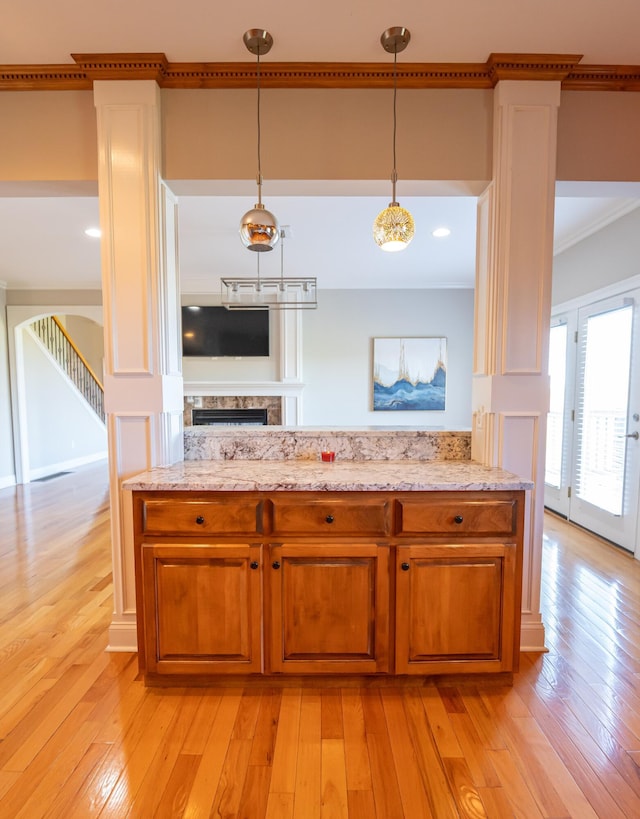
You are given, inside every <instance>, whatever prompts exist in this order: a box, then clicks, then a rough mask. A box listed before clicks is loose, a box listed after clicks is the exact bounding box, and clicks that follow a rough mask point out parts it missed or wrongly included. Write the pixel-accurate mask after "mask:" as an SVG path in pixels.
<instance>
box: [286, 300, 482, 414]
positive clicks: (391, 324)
mask: <svg viewBox="0 0 640 819" xmlns="http://www.w3.org/2000/svg"><path fill="white" fill-rule="evenodd" d="M473 300H474V293H473V290H403V291H393V290H367V291H362V290H333V291H321V292H320V293H319V294H318V309H317V310H308V311H305V312H304V314H303V319H302V322H303V324H302V327H303V332H302V336H303V368H302V373H303V380H304V384H305V387H304V393H303V423H304V424H305V425H308V426H326V425H332V426H363V425H365V426H367V425H388V426H397V425H420V426H439V427H444V428H445V429H468V428H470V426H471V368H472V358H473ZM409 336H414V337H415V336H445V337H446V338H447V340H448V345H447V359H448V362H447V393H446V409H445V411H444V412H407V411H398V412H380V411H378V412H373V410H372V369H373V368H372V352H373V339H374V338H376V337H409Z"/></svg>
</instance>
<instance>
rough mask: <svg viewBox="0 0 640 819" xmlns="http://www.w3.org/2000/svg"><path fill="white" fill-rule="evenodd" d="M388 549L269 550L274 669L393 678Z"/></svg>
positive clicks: (297, 547) (299, 547)
mask: <svg viewBox="0 0 640 819" xmlns="http://www.w3.org/2000/svg"><path fill="white" fill-rule="evenodd" d="M388 555H389V548H388V546H386V545H376V544H348V545H340V544H332V545H331V546H327V545H326V544H317V545H311V544H304V545H302V544H282V545H279V546H272V547H271V549H270V560H271V568H270V569H268V572H269V574H268V577H269V585H270V600H271V607H270V615H271V617H270V621H271V622H270V633H271V656H270V668H271V669H272V670H273V671H278V672H289V673H294V674H300V673H309V672H313V673H318V672H320V673H343V672H348V671H351V672H352V673H376V672H383V671H388V670H389V659H388V658H389V604H388V601H389V568H388Z"/></svg>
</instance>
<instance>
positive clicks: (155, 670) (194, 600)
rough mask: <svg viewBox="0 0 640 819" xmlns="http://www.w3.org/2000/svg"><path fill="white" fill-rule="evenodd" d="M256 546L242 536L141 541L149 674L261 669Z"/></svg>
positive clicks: (252, 670) (145, 635)
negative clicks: (221, 540) (210, 541)
mask: <svg viewBox="0 0 640 819" xmlns="http://www.w3.org/2000/svg"><path fill="white" fill-rule="evenodd" d="M261 553H262V548H261V547H260V546H256V545H248V544H242V543H238V544H236V543H225V544H202V543H189V544H185V543H182V544H178V543H154V542H145V544H144V545H143V546H142V553H141V566H142V579H143V586H142V597H143V599H142V622H143V625H144V638H143V646H144V660H145V666H146V671H147V672H148V673H149V674H154V675H155V674H158V675H177V674H224V673H251V672H256V673H257V672H260V671H262V667H263V666H262V626H261V621H262V580H261V577H260V574H261V568H260V567H261Z"/></svg>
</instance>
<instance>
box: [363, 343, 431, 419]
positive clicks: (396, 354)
mask: <svg viewBox="0 0 640 819" xmlns="http://www.w3.org/2000/svg"><path fill="white" fill-rule="evenodd" d="M446 386H447V339H446V338H374V339H373V409H374V410H440V411H441V410H444V408H445V394H446Z"/></svg>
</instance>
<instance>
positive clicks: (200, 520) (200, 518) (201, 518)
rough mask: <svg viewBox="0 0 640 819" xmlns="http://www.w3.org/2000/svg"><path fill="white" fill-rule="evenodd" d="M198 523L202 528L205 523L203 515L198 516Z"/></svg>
mask: <svg viewBox="0 0 640 819" xmlns="http://www.w3.org/2000/svg"><path fill="white" fill-rule="evenodd" d="M196 523H197V524H198V525H199V526H202V524H203V523H204V518H203V517H202V515H198V517H197V518H196Z"/></svg>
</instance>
